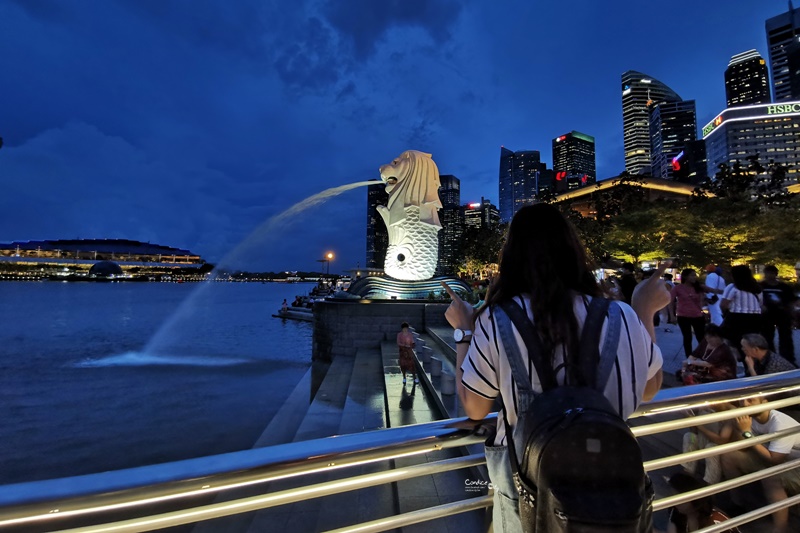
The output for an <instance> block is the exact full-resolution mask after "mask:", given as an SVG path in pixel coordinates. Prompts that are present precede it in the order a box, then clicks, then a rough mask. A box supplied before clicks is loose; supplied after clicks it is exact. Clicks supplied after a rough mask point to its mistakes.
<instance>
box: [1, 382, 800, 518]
mask: <svg viewBox="0 0 800 533" xmlns="http://www.w3.org/2000/svg"><path fill="white" fill-rule="evenodd" d="M799 391H800V370H797V371H791V372H784V373H781V374H773V375H767V376H761V377H756V378H744V379H738V380H731V381H727V382H717V383H709V384H704V385H696V386H692V387H681V388H674V389H667V390H663V391H661V392H660V393H659V394H658V395H657V396H656V398H655V399H654V400H653V401H651V402H649V403H645V404H644V405H642V406H641V407H640V409H639V410H638V411H637V412H636V413H635V414H634V416H633V417H632V419H631V426H632V430H633V432H634V434H635V435H636V437H637V438H639V439H641V440H642V444H643V447H644V446H645V445H646V443H647V439H648V438H653V437H655V436H664V435H669V434H672V435H673V436H674V435H675V432H679V431H682V430H685V429H687V428H690V427H693V426H697V425H700V424H708V423H711V422H715V421H720V420H726V419H731V418H733V417H736V416H739V415H745V414H748V415H749V414H755V413H758V412H762V411H764V406H763V405H754V406H749V407H740V408H736V409H733V410H728V411H722V412H711V413H709V414H703V415H697V416H695V415H692V414H691V411H692V410H697V409H701V408H706V407H709V406H713V405H715V404H719V403H721V402H734V401H739V400H743V399H745V398H752V397H755V396H763V397H765V398H767V399H768V400H769V403H768V405H769V408H770V409H785V408H790V407H791V406H794V405H797V404H799V403H800V395H798V392H799ZM495 422H496V415H495V414H492V415H490V416H489V417H487V419H485V420H482V421H472V420H469V419H465V418H458V419H449V420H442V421H437V422H432V423H426V424H416V425H410V426H403V427H398V428H389V429H381V430H377V431H370V432H365V433H357V434H351V435H340V436H335V437H329V438H324V439H316V440H310V441H305V442H300V443H291V444H286V445H277V446H271V447H267V448H256V449H252V450H246V451H241V452H235V453H229V454H224V455H219V456H210V457H201V458H197V459H190V460H185V461H179V462H174V463H167V464H161V465H152V466H147V467H142V468H133V469H127V470H119V471H113V472H104V473H99V474H92V475H88V476H80V477H74V478H67V479H53V480H45V481H36V482H30V483H22V484H16V485H6V486H1V487H0V530H2V531H15V530H19V531H23V530H24V531H55V530H64V531H75V532H78V531H80V532H90V531H115V532H133V531H151V530H154V529H160V528H166V527H171V526H177V525H181V524H191V523H197V522H200V521H203V520H210V519H214V518H219V517H224V516H231V515H236V514H239V513H247V512H251V511H255V510H259V509H267V508H275V507H278V506H284V505H287V504H290V503H293V502H299V501H305V500H310V499H314V498H325V497H327V496H331V495H335V494H339V493H344V492H348V491H353V490H357V489H361V488H365V487H373V486H377V485H384V484H387V483H389V484H391V483H396V482H398V481H401V480H407V479H411V478H415V477H418V476H429V475H433V474H437V473H441V472H448V471H452V470H459V469H467V468H470V469H474V468H475V467H478V466H480V465H482V464H484V463H485V458H484V457H483V454H482V453H471V454H467V455H463V456H458V457H455V458H450V459H445V460H436V461H426V462H422V463H421V464H417V465H412V466H406V467H398V468H387V469H384V470H379V471H372V472H367V473H363V470H362V469H358V473H356V474H353V473H352V470H353V469H354V467H359V466H364V465H371V464H372V465H374V464H379V463H381V462H387V461H390V460H397V459H400V458H405V457H412V456H422V455H424V454H430V453H433V452H437V451H440V450H443V449H450V448H463V447H465V446H467V445H473V444H478V443H481V442H483V441H484V440H485V438H486V436H487V434H489V432H490V431H491V428H492V425H493V424H494V423H495ZM799 431H800V426H798V427H796V428H793V429H790V430H784V431H781V432H779V433H776V434H770V435H763V436H757V437H754V438H751V439H745V440H741V441H737V442H733V443H729V444H723V445H719V446H714V447H711V448H707V449H702V450H696V451H692V452H689V453H678V454H673V455H667V456H663V457H658V458H655V459H651V460H647V461H645V463H644V466H645V469H646V470H647V471H648V473H649V474H650V476H651V478H655V477H656V476H659V475H663V472H665V471H668V469H670V468H673V469H674V467H676V466H677V465H680V464H686V463H692V462H694V461H701V460H703V459H705V458H708V457H714V456H718V455H720V454H722V453H725V452H729V451H732V450H737V449H742V448H745V447H749V446H753V445H754V444H757V443H763V442H766V441H769V440H773V439H775V438H777V437H781V436H786V435H790V434H795V433H797V432H799ZM798 467H800V459H797V460H791V461H788V462H785V463H783V464H780V465H777V466H774V467H770V468H767V469H764V470H762V471H759V472H755V473H752V474H747V475H744V476H741V477H738V478H733V479H728V480H725V481H722V482H720V483H716V484H713V485H709V486H707V487H703V488H701V489H699V490H694V491H691V492H686V493H680V494H676V495H671V496H662V497H659V498H657V499H656V501H655V503H654V509H655V510H656V511H659V510H664V509H667V508H669V507H672V506H675V505H679V504H681V503H685V502H689V501H693V500H695V499H698V498H701V497H706V496H709V495H714V494H721V493H724V492H726V491H730V490H731V489H734V488H736V487H739V486H742V485H745V484H747V483H752V482H754V481H757V480H760V479H764V478H767V477H771V476H776V475H779V474H780V473H782V472H785V471H788V470H794V469H797V468H798ZM348 471H350V473H348ZM321 473H324V474H328V476H327V477H323V478H322V479H320V476H319V474H321ZM334 474H335V475H334ZM281 480H293V481H297V482H299V483H300V484H299V486H297V487H293V488H286V489H283V488H279V489H276V488H275V487H277V486H279V485H280V484H279V483H277V482H279V481H281ZM304 480H307V481H304ZM243 488H248V489H250V492H251V493H252V492H255V494H250V495H247V496H244V497H237V496H236V493H237V492H239V491H240V489H243ZM255 489H259V490H255ZM224 494H231V495H232V496H231V499H229V500H226V501H219V500H218V499H214V497H215V496H220V495H224ZM212 501H213V503H209V502H212ZM798 503H800V495H792V496H790V497H789V498H787V499H785V500H783V501H779V502H775V503H771V504H768V505H764V506H762V507H759V508H756V509H753V510H749V511H747V512H745V513H744V514H741V515H739V516H735V517H732V518H731V520H729V521H727V522H725V523H723V524H718V525H716V526H712V527H707V528H704V529H702V530H700V531H701V532H702V533H714V532H721V531H726V530H728V529H730V528H731V527H734V526H737V525H742V524H746V523H748V522H751V521H753V520H756V519H758V518H760V517H763V516H767V515H769V514H771V513H774V512H775V511H776V510H778V509H783V508H787V507H791V506H795V505H797V504H798ZM491 505H492V496H491V493H490V492H485V493H482V494H478V495H477V496H476V495H475V494H474V493H468V492H465V498H463V499H461V500H459V501H455V502H452V503H447V504H443V505H438V506H434V507H430V508H425V509H419V510H416V511H412V512H405V513H397V514H393V515H390V516H386V517H384V518H381V519H380V520H373V521H368V522H363V523H357V524H352V525H350V526H347V527H344V528H339V529H335V530H332V531H337V532H344V531H350V532H355V531H358V532H372V531H374V532H377V531H387V530H391V529H395V528H399V527H403V526H407V525H411V524H417V523H421V522H426V521H429V520H434V519H439V518H442V517H445V516H451V515H457V514H460V513H465V512H468V511H474V510H476V509H482V508H489V507H491Z"/></svg>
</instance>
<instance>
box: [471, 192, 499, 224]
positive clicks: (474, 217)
mask: <svg viewBox="0 0 800 533" xmlns="http://www.w3.org/2000/svg"><path fill="white" fill-rule="evenodd" d="M499 224H500V211H499V210H498V209H497V207H496V206H494V205H493V204H492V202H490V201H489V200H487V199H486V198H481V201H480V202H474V203H471V204H467V205H465V206H464V225H465V227H467V228H475V229H481V228H494V227H497V226H498V225H499Z"/></svg>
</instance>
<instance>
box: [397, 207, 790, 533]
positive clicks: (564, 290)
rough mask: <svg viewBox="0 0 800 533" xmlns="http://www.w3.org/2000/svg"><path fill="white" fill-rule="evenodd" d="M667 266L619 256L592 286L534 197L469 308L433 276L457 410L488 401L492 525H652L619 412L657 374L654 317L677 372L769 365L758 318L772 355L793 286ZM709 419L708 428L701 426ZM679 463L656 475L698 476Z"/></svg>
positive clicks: (482, 408)
mask: <svg viewBox="0 0 800 533" xmlns="http://www.w3.org/2000/svg"><path fill="white" fill-rule="evenodd" d="M542 227H546V228H548V231H546V232H543V231H538V229H539V228H542ZM670 266H672V265H671V262H669V261H667V262H663V263H662V264H661V265H659V267H658V268H657V269H656V270H654V271H652V272H637V271H636V269H635V268H634V266H633V265H630V264H627V265H624V266H623V272H622V273H621V275H620V276H619V278H618V279H616V280H614V279H612V280H606V281H604V282H601V283H598V282H597V280H596V278H595V276H594V272H593V268H592V265H591V264H590V262H589V261H588V258H587V254H586V250H585V248H584V247H583V245H582V243H581V242H580V239H579V238H578V236H577V233H576V232H575V229H574V228H573V227H572V225H571V224H570V223H569V222H568V221H567V220H566V219H565V218H564V217H563V215H561V213H560V212H559V211H558V210H557V209H556V208H554V207H553V206H549V205H547V204H538V205H534V206H528V207H524V208H522V209H521V210H520V211H519V212H518V213H517V214H516V215H515V216H514V218H513V220H512V222H511V225H510V227H509V231H508V236H507V239H506V242H505V244H504V247H503V251H502V253H501V258H500V269H499V274H498V275H497V276H496V277H495V278H494V279H493V280H492V283H491V286H490V287H489V290H488V293H487V295H486V298H485V302H482V303H481V305H480V306H478V307H477V309H476V308H474V307H473V306H472V305H471V304H469V303H468V302H466V301H464V300H462V299H461V298H460V297H459V296H458V295H457V294H456V293H455V292H453V291H452V289H450V288H449V287H448V286H447V285H445V284H443V289H444V290H445V291H446V292H447V293H448V294H449V295H450V297H451V299H452V302H451V304H450V306H449V308H448V309H447V312H446V313H445V318H446V319H447V321H448V322H449V323H450V325H451V326H452V327H453V328H454V333H453V336H454V341H455V343H456V344H455V346H456V355H457V361H456V370H457V376H456V386H457V392H458V397H459V401H460V405H461V407H462V408H463V410H464V412H465V413H466V415H467V416H469V417H470V418H472V419H475V420H480V419H483V418H485V417H486V416H487V415H488V414H489V413H490V412H492V411H494V410H496V409H497V407H496V405H497V403H498V402H499V404H500V405H501V408H500V410H499V412H498V415H497V425H496V433H494V434H492V435H489V436H488V438H487V440H486V446H485V454H486V461H487V468H488V471H489V477H490V479H491V482H492V487H493V489H494V507H493V528H494V531H496V532H519V531H533V530H536V531H555V530H557V529H558V530H562V528H563V527H564V523H565V521H566V523H571V522H572V521H573V520H574V519H578V520H579V521H580V524H581V525H582V526H581V527H583V526H587V528H586V529H585V530H587V531H589V530H592V531H593V530H595V529H593V528H595V527H599V528H605V529H602V530H603V531H606V530H609V531H610V530H620V531H621V530H625V531H652V530H653V521H652V501H653V489H652V484H651V483H650V482H649V481H648V478H647V476H646V474H645V472H644V470H643V467H642V457H641V452H640V451H639V449H638V445H637V444H636V439H635V438H634V437H633V435H632V434H631V433H630V430H629V429H628V428H627V426H626V425H625V423H624V420H625V419H627V418H628V417H629V416H630V415H631V414H632V413H633V412H634V411H635V410H636V408H637V407H638V405H639V404H640V403H641V402H642V401H645V400H648V399H651V398H652V397H653V396H654V395H655V394H656V393H657V392H658V390H659V389H660V387H661V384H662V370H661V367H662V363H663V359H662V355H661V350H660V349H659V347H658V345H657V344H656V343H655V340H656V328H655V322H656V320H658V321H662V320H663V321H665V322H667V323H671V322H674V323H677V325H678V327H679V328H680V329H681V332H682V334H683V336H684V339H686V340H687V342H685V343H684V349H685V350H686V355H687V365H686V374H687V376H689V375H691V376H692V377H691V379H690V381H691V382H693V383H700V382H704V381H707V380H712V379H729V378H732V377H735V375H736V361H735V358H736V357H744V358H746V359H747V360H749V361H750V362H748V363H746V366H747V370H748V372H752V373H756V374H758V373H763V372H769V371H772V370H773V369H776V368H778V367H779V365H780V362H779V360H778V359H777V357H780V356H779V355H777V354H775V353H774V349H775V347H774V345H773V344H770V343H771V342H773V343H774V339H773V337H774V333H773V334H770V330H769V329H768V324H771V325H772V328H773V329H772V331H773V332H774V331H775V330H776V329H777V330H778V332H779V336H778V345H777V346H778V348H779V351H781V352H782V353H786V354H787V355H788V354H789V352H790V351H792V352H793V347H791V345H790V344H789V342H790V341H789V340H787V337H786V335H785V333H784V334H783V335H782V334H781V333H780V331H784V332H785V324H786V322H785V320H784V319H785V317H786V316H791V315H786V313H787V312H789V311H788V310H790V309H791V306H792V305H794V301H795V298H794V292H793V291H792V296H791V298H789V296H788V292H785V291H784V290H783V288H784V284H782V282H779V281H778V280H777V276H775V277H768V276H766V275H765V277H764V281H763V282H762V283H756V281H755V280H754V278H753V276H752V274H751V272H750V270H749V269H748V268H747V267H734V269H731V271H730V272H724V271H722V270H718V268H717V266H716V265H709V266H708V267H707V268H706V269H705V270H706V272H705V278H704V279H702V280H700V279H699V276H698V275H697V272H695V271H693V270H691V269H686V270H684V271H683V272H681V275H680V279H679V280H676V281H677V283H672V282H671V281H669V276H668V275H666V269H667V268H668V267H670ZM798 269H799V270H800V264H798ZM769 270H770V271H771V272H772V269H771V268H770V269H769ZM775 273H777V272H776V271H775ZM662 279H663V280H664V281H662ZM784 294H786V295H787V296H785V297H784ZM782 298H785V299H782ZM717 305H718V308H719V311H718V312H717V310H716V308H715V307H714V306H717ZM698 311H699V312H698ZM706 313H708V317H709V318H708V319H707V318H706ZM751 315H752V316H751ZM707 322H708V324H707ZM789 324H791V322H789ZM781 328H783V329H781ZM789 334H791V329H789ZM693 335H694V338H695V339H697V341H698V342H699V346H698V347H697V348H696V349H693ZM761 339H763V342H762V341H761ZM401 341H402V339H401V338H400V336H398V345H402V344H403V343H402V342H401ZM739 350H741V353H740V352H739ZM763 352H766V354H765V353H763ZM689 357H691V359H689ZM789 361H794V354H793V353H792V355H791V358H790V359H789V360H787V362H788V364H789V365H791V366H792V368H794V365H793V364H792V362H789ZM761 401H762V400H761V399H760V398H756V399H753V400H748V402H749V403H748V404H746V405H756V403H755V402H761ZM576 413H583V415H582V416H574V415H575V414H576ZM787 419H788V420H787ZM545 421H547V422H545ZM790 421H791V422H790ZM792 423H793V424H797V422H794V419H792V418H791V417H788V416H782V413H779V412H777V411H774V410H771V409H769V407H768V406H767V405H765V406H764V409H763V412H760V413H759V414H756V415H753V416H752V417H750V416H747V417H738V418H735V419H734V420H732V421H729V422H728V423H727V426H726V427H727V428H728V429H725V428H723V429H722V430H720V432H721V436H719V437H715V438H717V439H718V440H720V441H721V440H722V439H724V438H730V439H740V438H741V439H745V438H750V437H751V436H752V435H753V434H761V433H766V432H771V431H773V430H775V429H776V428H778V429H780V428H783V427H786V425H787V424H792ZM620 424H622V426H620ZM612 428H614V429H612ZM621 428H624V430H622V429H621ZM715 429H719V428H710V429H708V431H709V432H714V434H715V435H717V433H716V432H715V431H713V430H715ZM798 439H800V437H798V436H791V437H787V438H782V439H774V441H772V442H768V443H765V444H759V445H757V446H752V447H749V448H747V449H746V450H744V451H743V452H742V453H737V454H725V455H723V456H722V457H723V459H722V460H721V461H720V465H718V470H720V471H722V472H723V474H725V475H728V476H734V475H736V473H738V472H748V471H754V469H758V468H763V467H764V466H765V465H773V464H779V463H781V462H783V461H785V460H786V458H787V457H788V456H789V452H790V451H791V450H792V449H794V448H797V449H798V450H800V441H798ZM575 443H579V445H578V446H576V445H575ZM711 443H712V444H713V439H711ZM631 446H632V447H631ZM600 450H602V453H598V452H599V451H600ZM701 462H702V461H701ZM709 470H713V469H709ZM683 474H684V477H683V479H681V477H677V478H675V479H673V480H671V485H672V486H674V487H679V486H683V487H684V490H685V489H686V483H685V481H686V479H687V477H688V479H689V480H690V482H691V483H695V485H696V486H698V487H699V486H701V485H702V484H703V483H705V481H703V479H701V478H702V477H703V476H704V475H705V472H702V473H700V472H685V473H683ZM796 476H797V474H794V473H785V474H781V475H780V476H776V477H774V478H773V480H772V481H769V482H766V481H765V482H763V483H764V489H765V495H766V496H767V499H768V500H769V501H779V500H780V499H785V498H786V495H787V491H788V492H791V493H796V489H798V488H800V484H796V483H795V478H796ZM609 487H614V490H613V491H610V490H609ZM715 512H716V510H715V509H713V506H712V505H711V504H710V502H709V501H708V500H698V501H697V503H694V504H692V505H689V506H685V505H680V506H676V507H675V508H674V509H672V510H671V511H670V519H669V521H670V525H669V529H668V531H670V532H673V531H688V530H696V529H698V528H699V527H705V526H706V525H711V524H712V523H713V522H714V521H715V520H717V519H719V518H720V516H721V515H720V514H719V513H717V514H715ZM774 520H775V531H776V532H785V531H787V528H788V526H787V523H788V512H784V511H780V512H776V513H775V514H774ZM612 524H613V525H612ZM588 526H591V527H588ZM614 528H616V529H614Z"/></svg>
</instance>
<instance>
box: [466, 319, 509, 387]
mask: <svg viewBox="0 0 800 533" xmlns="http://www.w3.org/2000/svg"><path fill="white" fill-rule="evenodd" d="M494 335H495V330H494V324H492V321H491V320H489V318H488V313H486V312H484V313H481V314H480V315H479V316H478V320H477V322H476V324H475V332H474V333H473V335H472V342H470V345H469V350H468V351H467V356H466V357H465V358H464V362H463V363H462V365H461V370H462V372H463V375H462V376H461V382H462V383H463V384H464V387H466V388H467V389H468V390H470V391H472V392H474V393H475V394H478V395H480V396H483V397H484V398H488V399H494V398H497V396H498V395H499V394H500V384H499V380H498V376H497V357H498V354H497V349H496V346H497V343H496V340H495V338H494Z"/></svg>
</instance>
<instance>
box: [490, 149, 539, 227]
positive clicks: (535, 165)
mask: <svg viewBox="0 0 800 533" xmlns="http://www.w3.org/2000/svg"><path fill="white" fill-rule="evenodd" d="M541 169H542V164H541V161H540V155H539V152H538V151H537V150H523V151H519V152H512V151H511V150H508V149H507V148H504V147H501V148H500V180H499V181H500V195H499V196H500V218H501V220H502V222H511V219H512V218H513V217H514V214H515V213H516V212H517V211H519V210H520V208H522V207H524V206H526V205H530V204H532V203H533V202H534V200H535V199H536V194H537V191H538V181H539V174H540V171H541Z"/></svg>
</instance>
